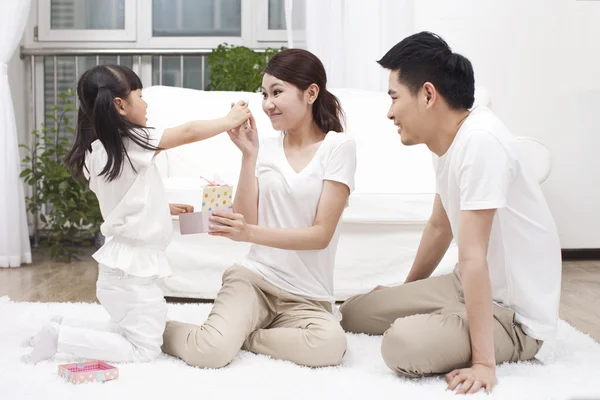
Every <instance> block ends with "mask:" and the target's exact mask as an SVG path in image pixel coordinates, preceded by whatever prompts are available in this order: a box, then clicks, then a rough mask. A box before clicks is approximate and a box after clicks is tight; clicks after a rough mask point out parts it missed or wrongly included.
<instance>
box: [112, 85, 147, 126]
mask: <svg viewBox="0 0 600 400" xmlns="http://www.w3.org/2000/svg"><path fill="white" fill-rule="evenodd" d="M114 102H115V106H116V107H117V109H118V110H119V114H121V115H122V116H123V117H125V118H126V119H127V120H128V121H129V122H132V123H134V124H137V125H141V126H146V121H147V120H148V119H147V118H146V110H147V109H148V104H147V103H146V102H145V101H144V99H143V98H142V90H141V89H137V90H132V91H131V92H129V96H127V98H125V99H121V98H119V97H117V98H115V100H114Z"/></svg>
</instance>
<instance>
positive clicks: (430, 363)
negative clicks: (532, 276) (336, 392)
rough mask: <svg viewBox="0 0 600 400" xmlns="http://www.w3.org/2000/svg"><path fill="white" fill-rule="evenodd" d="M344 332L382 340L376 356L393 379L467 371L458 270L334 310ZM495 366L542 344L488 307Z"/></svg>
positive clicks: (511, 316) (505, 312) (504, 312)
mask: <svg viewBox="0 0 600 400" xmlns="http://www.w3.org/2000/svg"><path fill="white" fill-rule="evenodd" d="M340 311H341V313H342V316H343V317H342V322H341V324H342V327H343V328H344V329H345V330H346V331H349V332H355V333H368V334H374V335H381V334H383V335H384V336H383V341H382V344H381V354H382V356H383V359H384V361H385V363H386V364H387V365H388V367H390V368H391V369H392V370H394V371H396V372H397V373H398V374H400V375H403V376H406V377H415V378H416V377H422V376H428V375H434V374H445V373H448V372H450V371H452V370H454V369H457V368H466V367H469V366H470V365H471V340H470V336H469V329H468V326H467V311H466V308H465V301H464V296H463V291H462V285H461V282H460V275H459V273H458V267H457V268H456V269H455V270H454V273H452V274H448V275H443V276H437V277H432V278H428V279H423V280H420V281H416V282H412V283H408V284H404V285H400V286H396V287H392V288H387V289H381V290H376V291H372V292H370V293H366V294H362V295H359V296H354V297H351V298H350V299H348V300H347V301H346V302H345V303H344V304H343V305H342V306H341V308H340ZM493 312H494V348H495V354H496V362H497V363H502V362H506V361H519V360H529V359H532V358H533V357H535V355H536V354H537V352H538V350H539V349H540V347H541V345H542V342H541V341H538V340H535V339H533V338H531V337H529V336H527V335H526V334H525V333H524V332H523V330H522V329H521V326H520V325H519V324H517V323H516V322H515V313H514V312H513V311H512V310H510V309H507V308H504V307H500V306H498V305H496V304H494V305H493Z"/></svg>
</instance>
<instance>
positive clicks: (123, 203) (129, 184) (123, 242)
mask: <svg viewBox="0 0 600 400" xmlns="http://www.w3.org/2000/svg"><path fill="white" fill-rule="evenodd" d="M148 133H149V144H151V145H154V146H158V144H159V143H160V139H161V137H162V134H163V131H157V130H154V129H148ZM142 134H143V133H142ZM142 137H143V136H142ZM123 140H124V141H125V148H126V150H127V154H128V155H129V159H130V160H131V164H133V168H132V165H131V164H130V163H129V161H128V160H127V157H125V159H124V163H123V169H122V171H121V175H120V176H119V177H117V178H116V179H115V180H113V181H112V182H109V181H108V180H106V179H105V177H104V175H103V176H99V174H100V172H101V171H102V170H103V169H104V166H105V165H106V161H107V157H108V156H107V153H106V150H105V149H104V146H103V145H102V143H101V142H100V141H99V140H96V141H94V142H93V143H92V151H91V152H88V153H87V155H86V160H85V167H86V168H87V170H86V168H84V173H85V174H86V177H87V178H88V179H89V181H90V189H91V190H92V191H93V192H94V193H95V194H96V197H97V198H98V203H99V205H100V211H101V213H102V218H103V219H104V223H103V224H102V226H101V227H100V230H101V232H102V234H103V235H104V236H106V238H107V240H106V243H105V244H104V246H102V247H101V248H100V249H99V250H98V251H97V252H96V253H94V255H93V257H94V259H95V260H96V261H98V262H99V263H100V264H104V265H106V266H108V267H110V268H118V269H121V270H123V271H124V272H125V273H127V274H129V275H134V276H142V277H147V276H154V275H156V276H161V277H162V276H169V275H170V274H171V269H170V267H169V263H168V261H167V257H166V255H165V249H166V248H167V245H168V244H169V242H170V240H171V236H172V232H173V225H172V221H171V217H170V212H169V204H168V202H167V197H166V194H165V190H164V187H163V183H162V179H161V177H160V174H159V172H158V168H157V167H156V165H155V163H154V154H155V151H154V150H146V149H144V148H142V147H140V146H138V145H137V144H135V143H134V142H133V141H131V140H129V139H126V138H125V139H123ZM134 168H135V170H134Z"/></svg>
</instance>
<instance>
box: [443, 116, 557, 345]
mask: <svg viewBox="0 0 600 400" xmlns="http://www.w3.org/2000/svg"><path fill="white" fill-rule="evenodd" d="M519 153H520V152H519V143H518V142H517V140H516V138H515V137H514V136H513V135H512V134H511V133H510V132H509V131H508V129H507V128H506V127H505V126H504V125H503V124H502V122H501V121H500V120H499V119H498V118H497V117H496V116H495V115H494V114H493V113H492V112H491V111H490V110H489V109H487V108H486V107H482V106H479V107H477V108H475V109H474V110H473V111H472V112H471V114H470V115H469V116H468V117H467V118H466V120H465V121H464V123H463V125H462V126H461V128H460V129H459V131H458V133H457V135H456V137H455V139H454V141H453V143H452V145H451V146H450V148H449V149H448V151H447V152H446V154H444V155H443V156H441V157H437V156H436V155H434V156H433V160H434V168H435V173H436V186H437V189H436V191H437V193H438V194H439V195H440V198H441V200H442V204H443V206H444V209H445V210H446V213H447V215H448V218H449V220H450V225H451V227H452V233H453V235H454V238H455V240H456V241H457V242H458V235H459V220H460V212H461V210H484V209H497V211H496V214H495V216H494V220H493V223H492V231H491V236H490V241H489V247H488V255H487V262H488V269H489V274H490V279H491V285H492V296H493V299H494V301H495V302H496V303H498V304H500V305H502V306H505V307H508V308H510V309H511V310H513V311H514V312H515V320H516V321H517V322H518V323H520V324H521V326H522V328H523V331H524V332H525V333H526V334H527V335H529V336H530V337H533V338H534V339H539V340H547V339H549V338H551V337H552V336H553V334H554V331H555V328H556V324H557V321H558V308H559V301H560V285H561V268H562V266H561V252H560V251H561V250H560V242H559V237H558V232H557V229H556V226H555V224H554V220H553V218H552V215H551V213H550V210H549V208H548V205H547V203H546V200H545V198H544V195H543V193H542V190H541V188H540V185H539V184H538V182H537V181H536V179H535V177H534V176H533V173H532V171H530V170H529V169H528V168H527V167H526V166H525V164H524V163H523V162H522V160H521V157H520V154H519Z"/></svg>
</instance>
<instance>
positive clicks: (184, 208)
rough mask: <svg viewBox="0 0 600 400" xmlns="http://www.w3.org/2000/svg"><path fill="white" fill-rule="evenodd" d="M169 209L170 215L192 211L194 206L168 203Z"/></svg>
mask: <svg viewBox="0 0 600 400" xmlns="http://www.w3.org/2000/svg"><path fill="white" fill-rule="evenodd" d="M169 210H170V211H171V215H179V214H183V213H191V212H194V206H190V205H187V204H169Z"/></svg>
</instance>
